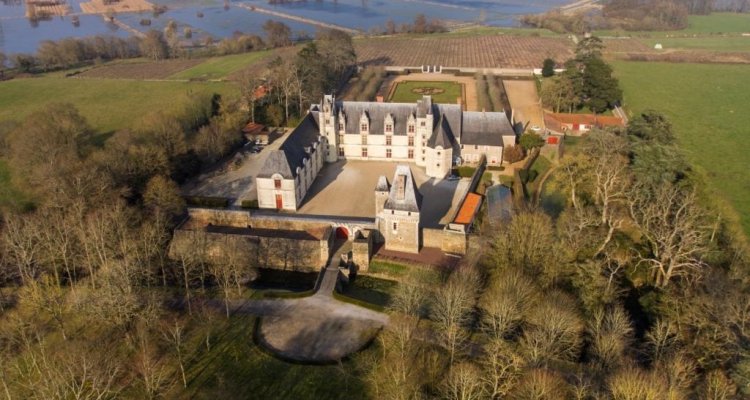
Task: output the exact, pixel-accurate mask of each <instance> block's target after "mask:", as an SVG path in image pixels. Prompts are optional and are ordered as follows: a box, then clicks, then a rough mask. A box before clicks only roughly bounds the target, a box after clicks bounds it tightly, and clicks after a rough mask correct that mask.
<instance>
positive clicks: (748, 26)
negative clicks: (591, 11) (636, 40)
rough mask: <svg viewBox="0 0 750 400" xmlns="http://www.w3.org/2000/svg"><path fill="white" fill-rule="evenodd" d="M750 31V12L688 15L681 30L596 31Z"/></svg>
mask: <svg viewBox="0 0 750 400" xmlns="http://www.w3.org/2000/svg"><path fill="white" fill-rule="evenodd" d="M744 32H750V14H747V13H745V14H737V13H713V14H711V15H690V16H688V27H687V28H685V29H683V30H679V31H637V32H628V31H622V30H602V31H595V32H594V35H596V36H643V37H664V36H684V35H710V34H715V33H730V34H731V33H734V34H739V33H744Z"/></svg>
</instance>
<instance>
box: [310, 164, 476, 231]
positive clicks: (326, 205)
mask: <svg viewBox="0 0 750 400" xmlns="http://www.w3.org/2000/svg"><path fill="white" fill-rule="evenodd" d="M398 164H399V163H396V162H387V161H359V160H339V161H337V162H335V163H333V164H327V165H325V166H324V167H323V169H321V170H320V174H318V177H317V179H315V182H313V184H312V186H311V187H310V190H308V192H307V196H306V197H305V200H304V202H303V203H302V207H301V208H300V209H299V210H298V211H297V213H299V214H310V215H326V216H346V217H363V218H374V217H375V185H376V184H377V182H378V178H379V177H380V176H381V175H385V176H386V177H387V178H388V181H389V182H391V181H392V180H393V174H394V172H395V171H396V166H397V165H398ZM409 166H410V167H411V171H412V174H413V175H414V181H415V182H416V184H417V187H418V189H419V191H420V193H422V211H421V214H420V222H421V224H422V226H423V227H425V228H439V227H442V226H444V225H445V224H447V223H448V222H450V221H449V220H450V217H451V216H452V215H453V213H454V212H455V210H456V208H457V207H458V206H459V205H460V204H459V203H460V201H461V199H462V197H463V195H464V194H465V193H466V191H467V190H468V187H469V180H468V179H461V180H458V181H449V180H445V179H435V178H430V177H428V176H427V175H426V174H425V171H424V169H422V168H420V167H418V166H416V165H414V164H409ZM391 183H392V182H391Z"/></svg>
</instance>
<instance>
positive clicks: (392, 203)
mask: <svg viewBox="0 0 750 400" xmlns="http://www.w3.org/2000/svg"><path fill="white" fill-rule="evenodd" d="M382 181H384V178H383V177H381V179H380V181H379V184H378V187H377V188H376V191H375V196H376V203H377V202H378V201H379V200H380V199H381V197H380V196H381V195H382V193H383V189H384V188H383V187H381V185H380V182H382ZM386 183H387V181H386ZM388 189H389V190H388V197H387V198H386V200H385V202H384V203H383V204H382V208H381V209H380V210H379V212H378V214H377V224H378V230H379V231H380V234H381V235H382V237H383V239H384V241H385V249H386V250H394V251H403V252H407V253H419V249H420V248H421V229H420V225H419V211H420V207H421V195H420V193H419V190H418V189H417V187H416V184H415V183H414V177H413V176H412V173H411V170H410V169H409V166H408V165H399V166H397V167H396V173H395V174H394V177H393V185H391V186H390V188H388Z"/></svg>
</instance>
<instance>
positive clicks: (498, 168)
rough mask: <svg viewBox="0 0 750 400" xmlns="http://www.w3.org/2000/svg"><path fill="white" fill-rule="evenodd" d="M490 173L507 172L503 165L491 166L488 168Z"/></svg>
mask: <svg viewBox="0 0 750 400" xmlns="http://www.w3.org/2000/svg"><path fill="white" fill-rule="evenodd" d="M487 170H488V171H505V167H504V166H502V165H490V166H488V167H487Z"/></svg>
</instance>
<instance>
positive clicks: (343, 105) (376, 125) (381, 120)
mask: <svg viewBox="0 0 750 400" xmlns="http://www.w3.org/2000/svg"><path fill="white" fill-rule="evenodd" d="M338 110H342V111H343V112H344V115H345V116H346V133H347V134H348V135H359V119H360V117H362V113H365V114H366V115H367V116H368V118H369V120H370V133H369V134H370V135H383V134H385V128H384V125H385V116H386V115H388V114H389V113H390V114H391V116H392V117H393V125H394V127H393V134H394V135H400V136H405V135H406V125H407V122H408V120H409V115H414V113H415V112H416V106H415V105H414V104H410V103H371V102H365V101H344V102H340V103H338V104H337V111H336V112H338Z"/></svg>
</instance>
